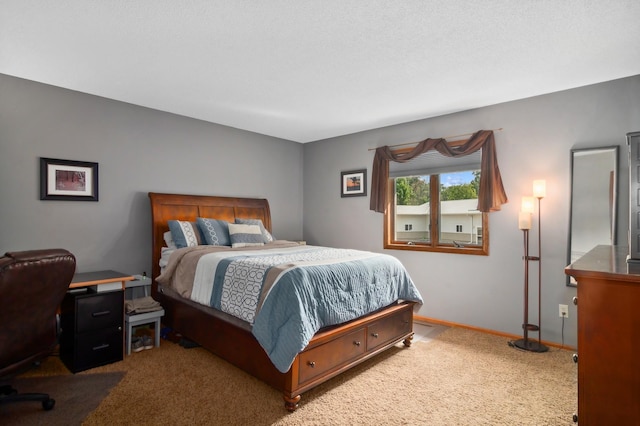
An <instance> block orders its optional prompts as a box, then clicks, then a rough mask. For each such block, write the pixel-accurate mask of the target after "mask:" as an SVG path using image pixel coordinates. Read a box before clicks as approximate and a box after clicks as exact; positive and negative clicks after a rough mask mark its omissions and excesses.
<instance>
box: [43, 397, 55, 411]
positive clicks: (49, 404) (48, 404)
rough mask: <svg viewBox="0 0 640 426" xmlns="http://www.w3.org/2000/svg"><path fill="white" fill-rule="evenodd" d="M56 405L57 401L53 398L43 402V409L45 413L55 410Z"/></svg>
mask: <svg viewBox="0 0 640 426" xmlns="http://www.w3.org/2000/svg"><path fill="white" fill-rule="evenodd" d="M54 405H56V400H55V399H53V398H49V399H47V400H44V401H42V408H44V410H45V411H49V410H51V409H53V406H54Z"/></svg>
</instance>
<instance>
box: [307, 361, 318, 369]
mask: <svg viewBox="0 0 640 426" xmlns="http://www.w3.org/2000/svg"><path fill="white" fill-rule="evenodd" d="M307 365H308V366H309V367H311V368H313V367H315V366H316V362H315V361H309V362H307Z"/></svg>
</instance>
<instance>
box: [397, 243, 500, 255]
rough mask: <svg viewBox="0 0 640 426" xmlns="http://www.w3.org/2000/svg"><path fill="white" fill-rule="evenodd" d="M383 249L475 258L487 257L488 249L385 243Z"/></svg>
mask: <svg viewBox="0 0 640 426" xmlns="http://www.w3.org/2000/svg"><path fill="white" fill-rule="evenodd" d="M384 248H385V249H390V250H409V251H428V252H439V253H452V254H470V255H476V256H488V255H489V248H488V247H487V248H484V247H481V246H474V247H454V246H435V247H434V246H428V245H425V244H407V243H385V244H384Z"/></svg>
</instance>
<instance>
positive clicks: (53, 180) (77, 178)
mask: <svg viewBox="0 0 640 426" xmlns="http://www.w3.org/2000/svg"><path fill="white" fill-rule="evenodd" d="M40 199H41V200H63V201H98V163H91V162H88V161H73V160H59V159H55V158H44V157H40Z"/></svg>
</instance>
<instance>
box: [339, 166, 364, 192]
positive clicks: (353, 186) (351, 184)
mask: <svg viewBox="0 0 640 426" xmlns="http://www.w3.org/2000/svg"><path fill="white" fill-rule="evenodd" d="M366 195H367V169H363V170H352V171H349V172H342V173H340V196H342V197H362V196H366Z"/></svg>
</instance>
